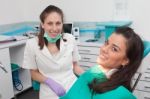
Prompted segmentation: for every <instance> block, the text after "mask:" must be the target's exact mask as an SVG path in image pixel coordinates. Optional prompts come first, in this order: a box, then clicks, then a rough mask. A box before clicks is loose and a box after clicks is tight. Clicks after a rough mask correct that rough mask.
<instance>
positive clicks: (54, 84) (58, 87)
mask: <svg viewBox="0 0 150 99" xmlns="http://www.w3.org/2000/svg"><path fill="white" fill-rule="evenodd" d="M44 83H45V84H46V85H48V86H49V88H51V89H52V90H53V92H55V93H56V95H57V96H59V97H60V96H63V95H64V94H65V93H66V91H65V89H64V88H63V87H62V86H61V85H60V84H59V83H57V82H56V81H54V80H53V79H51V78H48V79H46V80H45V81H44Z"/></svg>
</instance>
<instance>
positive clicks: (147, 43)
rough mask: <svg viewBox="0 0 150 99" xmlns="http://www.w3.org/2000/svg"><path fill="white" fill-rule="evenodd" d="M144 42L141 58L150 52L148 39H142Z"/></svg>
mask: <svg viewBox="0 0 150 99" xmlns="http://www.w3.org/2000/svg"><path fill="white" fill-rule="evenodd" d="M143 43H144V54H143V58H144V57H145V56H146V55H147V54H148V53H149V52H150V41H143Z"/></svg>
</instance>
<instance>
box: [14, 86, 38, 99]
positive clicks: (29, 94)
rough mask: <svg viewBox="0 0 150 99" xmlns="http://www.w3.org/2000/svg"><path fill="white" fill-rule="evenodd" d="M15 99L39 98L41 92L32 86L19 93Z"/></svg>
mask: <svg viewBox="0 0 150 99" xmlns="http://www.w3.org/2000/svg"><path fill="white" fill-rule="evenodd" d="M14 99H39V92H38V91H34V90H33V89H32V88H30V89H28V90H26V91H24V92H22V93H21V94H19V95H17V96H16V97H15V98H14Z"/></svg>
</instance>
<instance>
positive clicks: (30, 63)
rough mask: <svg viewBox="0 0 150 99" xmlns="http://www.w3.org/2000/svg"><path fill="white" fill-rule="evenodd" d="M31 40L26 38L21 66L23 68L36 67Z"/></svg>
mask: <svg viewBox="0 0 150 99" xmlns="http://www.w3.org/2000/svg"><path fill="white" fill-rule="evenodd" d="M32 41H33V40H28V41H27V43H26V47H25V51H24V59H23V66H22V68H25V69H37V65H36V59H35V51H34V48H33V47H34V46H33V43H34V42H32Z"/></svg>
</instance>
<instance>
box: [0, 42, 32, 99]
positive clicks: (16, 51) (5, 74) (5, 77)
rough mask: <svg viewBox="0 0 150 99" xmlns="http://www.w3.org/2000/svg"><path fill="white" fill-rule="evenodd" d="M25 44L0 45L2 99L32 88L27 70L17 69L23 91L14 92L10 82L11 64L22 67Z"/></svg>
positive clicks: (8, 98) (0, 91)
mask: <svg viewBox="0 0 150 99" xmlns="http://www.w3.org/2000/svg"><path fill="white" fill-rule="evenodd" d="M25 43H26V40H20V41H15V42H9V43H1V44H0V66H1V68H0V96H1V98H2V99H10V98H12V97H14V96H15V95H17V94H18V93H21V92H22V91H24V90H27V89H28V88H31V87H32V83H31V75H30V71H29V70H27V69H22V68H20V69H18V71H19V76H18V77H19V80H20V81H21V83H22V85H23V90H21V91H18V90H16V89H15V87H13V81H12V70H11V63H13V64H17V65H18V66H22V63H23V54H24V48H25ZM5 70H6V71H5Z"/></svg>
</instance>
